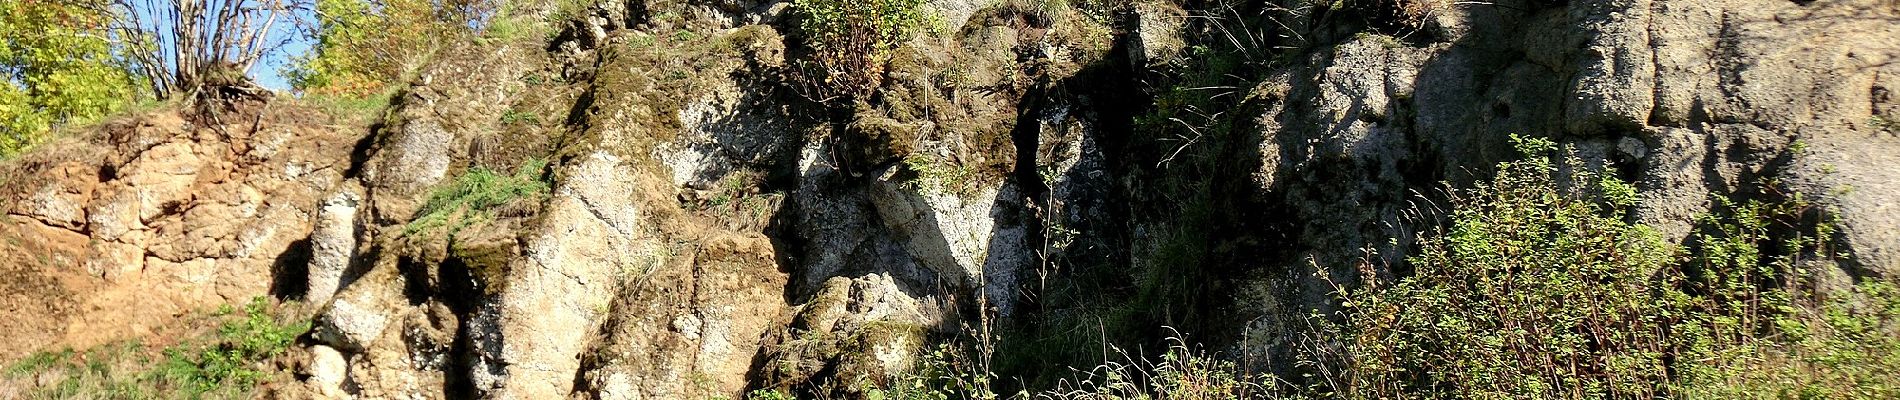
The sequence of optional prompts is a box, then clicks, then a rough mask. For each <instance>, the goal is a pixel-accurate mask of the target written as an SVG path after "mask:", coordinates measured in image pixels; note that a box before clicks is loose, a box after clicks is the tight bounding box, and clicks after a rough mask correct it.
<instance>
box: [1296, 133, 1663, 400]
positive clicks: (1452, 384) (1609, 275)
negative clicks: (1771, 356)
mask: <svg viewBox="0 0 1900 400" xmlns="http://www.w3.org/2000/svg"><path fill="white" fill-rule="evenodd" d="M1552 146H1553V145H1552V144H1551V143H1550V142H1547V141H1542V140H1523V141H1520V147H1521V148H1523V149H1524V150H1526V151H1527V153H1531V154H1544V153H1546V152H1548V151H1550V150H1551V147H1552ZM1556 171H1557V166H1556V165H1553V163H1552V162H1550V161H1549V160H1548V159H1546V158H1543V157H1532V158H1531V159H1529V160H1526V161H1520V162H1512V163H1506V164H1504V165H1502V166H1501V167H1500V171H1499V172H1498V174H1497V177H1496V179H1495V180H1493V181H1492V182H1490V183H1485V184H1480V185H1478V186H1477V187H1476V188H1474V189H1470V190H1468V191H1460V192H1456V193H1454V197H1455V199H1454V200H1453V202H1454V204H1456V207H1455V209H1454V211H1453V214H1452V216H1451V219H1452V224H1451V226H1450V227H1449V229H1448V230H1447V231H1445V232H1444V233H1443V234H1439V235H1424V237H1422V238H1421V239H1420V245H1419V247H1420V253H1419V254H1418V255H1417V256H1415V257H1412V258H1411V259H1410V260H1409V261H1410V262H1409V264H1410V265H1411V266H1412V267H1413V268H1414V269H1413V271H1412V273H1411V274H1410V275H1409V276H1407V277H1405V278H1403V279H1400V280H1398V281H1397V282H1393V283H1391V284H1390V285H1381V284H1379V283H1377V282H1373V283H1371V284H1368V285H1365V286H1364V287H1361V288H1359V289H1356V290H1353V291H1351V292H1349V293H1347V294H1345V296H1344V297H1345V301H1344V304H1343V306H1344V307H1345V308H1346V314H1347V315H1346V322H1345V323H1344V327H1343V328H1344V331H1343V332H1342V333H1343V334H1344V336H1343V337H1342V339H1341V340H1343V341H1344V343H1342V345H1343V347H1344V349H1343V354H1339V356H1342V357H1343V358H1344V361H1345V363H1346V365H1349V368H1348V369H1347V370H1345V371H1343V373H1341V374H1340V376H1330V377H1329V378H1330V379H1333V380H1337V381H1341V382H1342V383H1343V385H1341V386H1342V387H1341V388H1340V389H1342V390H1344V392H1345V393H1344V394H1346V395H1347V397H1376V398H1394V397H1414V396H1418V397H1428V398H1430V397H1457V398H1493V397H1570V398H1575V397H1590V398H1599V397H1617V398H1624V397H1645V398H1647V397H1655V396H1656V395H1658V394H1660V393H1662V391H1663V389H1664V386H1663V385H1664V384H1665V382H1667V381H1668V380H1669V377H1670V370H1669V360H1671V359H1674V358H1677V357H1680V356H1681V355H1682V354H1681V353H1682V350H1683V349H1684V347H1685V346H1684V343H1682V340H1684V338H1682V337H1680V336H1679V335H1676V334H1675V333H1676V332H1679V331H1680V330H1679V325H1680V324H1682V323H1684V312H1685V311H1688V310H1689V308H1688V306H1689V305H1690V300H1689V299H1688V298H1687V296H1686V294H1684V293H1682V292H1681V291H1679V290H1678V289H1677V288H1678V287H1680V286H1681V283H1682V277H1681V275H1680V274H1677V273H1675V272H1674V271H1673V270H1672V269H1670V268H1669V267H1670V266H1671V265H1672V264H1673V257H1674V256H1675V252H1674V249H1673V248H1672V246H1669V245H1668V244H1666V243H1664V242H1663V241H1662V239H1661V238H1660V236H1659V235H1658V234H1657V233H1656V232H1654V231H1653V230H1651V229H1649V228H1647V227H1644V226H1642V225H1637V224H1631V223H1628V222H1625V221H1624V220H1623V219H1622V218H1620V217H1619V216H1620V215H1621V214H1622V211H1623V208H1624V207H1628V206H1630V205H1631V204H1632V203H1631V200H1633V199H1631V198H1629V197H1624V196H1603V195H1601V194H1602V193H1629V192H1630V190H1628V189H1627V187H1626V185H1623V184H1621V183H1620V182H1617V181H1616V180H1614V179H1610V178H1607V177H1597V176H1592V175H1591V174H1590V173H1588V172H1581V173H1580V175H1582V176H1579V177H1578V178H1580V179H1575V180H1574V181H1575V182H1588V183H1592V184H1593V185H1594V186H1595V187H1593V188H1591V187H1579V186H1584V185H1571V186H1568V187H1563V186H1559V184H1558V181H1559V179H1558V177H1557V176H1555V175H1556Z"/></svg>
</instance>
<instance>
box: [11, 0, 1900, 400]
mask: <svg viewBox="0 0 1900 400" xmlns="http://www.w3.org/2000/svg"><path fill="white" fill-rule="evenodd" d="M1347 3H1351V4H1345V3H1342V4H1341V5H1339V6H1338V7H1334V8H1330V9H1326V8H1315V7H1314V6H1310V5H1303V4H1304V3H1288V4H1258V5H1251V6H1247V7H1226V6H1218V7H1216V6H1203V5H1188V6H1187V7H1185V8H1184V7H1183V6H1182V5H1177V4H1171V3H1166V2H1140V3H1138V4H1135V5H1132V6H1130V7H1127V8H1126V9H1116V10H1111V11H1100V10H1093V9H1090V10H1079V9H1071V8H1067V7H1061V8H1056V9H1053V10H1051V9H1045V8H1038V7H1035V6H1033V5H1031V4H1029V3H1028V2H1003V3H1002V4H994V5H992V4H989V3H988V2H963V1H955V0H945V1H933V2H930V3H929V6H928V8H929V9H930V10H931V12H932V13H933V14H935V15H937V18H938V19H939V21H938V22H939V25H941V26H944V27H947V28H945V29H940V32H935V33H932V34H927V35H923V36H921V37H919V38H917V39H915V40H913V41H911V42H909V43H906V44H905V45H904V46H902V47H901V48H899V49H898V50H896V51H894V54H893V57H892V58H893V59H892V62H891V64H890V65H889V66H888V67H887V71H886V73H885V74H884V78H885V79H884V81H883V83H882V86H881V87H880V88H878V90H877V95H876V96H874V97H872V98H870V99H864V101H862V102H859V103H858V104H856V105H855V106H851V107H837V106H831V107H827V106H824V105H821V104H819V103H816V102H813V101H811V99H809V98H808V95H809V94H810V93H807V92H805V91H803V90H801V88H800V87H799V86H798V85H795V84H791V82H788V81H787V79H786V78H785V77H786V76H787V75H788V74H795V73H797V71H798V68H799V67H800V65H801V64H799V62H800V60H801V59H800V57H803V55H802V53H801V50H800V49H799V48H798V46H797V43H798V38H797V36H796V35H797V33H796V30H795V29H793V27H795V26H796V25H795V24H794V23H793V22H791V20H792V16H791V15H790V14H788V12H787V11H786V7H787V4H785V3H782V2H781V3H773V2H749V1H722V2H711V3H709V4H681V3H679V2H669V1H628V2H618V1H607V2H601V3H598V4H595V5H594V6H593V7H591V8H589V9H588V11H587V12H586V13H583V14H582V15H581V16H579V17H577V18H576V19H574V20H572V21H566V22H562V23H560V24H558V26H557V28H558V29H559V30H558V34H557V35H554V36H553V38H552V39H550V40H547V41H543V40H540V39H541V38H527V39H517V40H502V41H495V42H487V41H484V42H478V43H458V44H450V45H448V48H446V49H444V50H443V53H442V55H440V56H438V60H437V61H436V62H434V63H432V64H431V65H430V66H429V67H427V68H425V69H424V70H423V71H421V72H420V75H419V77H418V78H417V79H416V81H415V82H414V83H413V85H412V86H411V87H409V88H408V89H407V90H405V91H404V92H402V93H400V94H399V95H398V98H397V99H396V100H395V101H394V104H392V105H391V106H390V107H389V108H388V109H387V110H385V111H384V116H383V118H382V121H381V122H380V123H377V124H375V125H374V126H373V127H372V129H370V130H368V131H359V130H350V129H341V128H338V129H330V128H334V127H326V126H325V125H322V124H315V123H311V122H309V118H307V117H302V118H300V117H298V116H296V115H294V114H293V115H278V114H284V113H282V112H280V113H277V114H271V113H266V114H265V115H276V116H273V117H271V118H268V119H259V120H257V121H252V122H251V123H249V124H245V123H224V122H210V123H206V122H202V121H200V122H197V123H192V122H187V121H184V120H182V119H178V118H175V117H172V116H168V115H166V114H160V115H155V116H146V117H142V118H138V119H135V120H133V121H132V122H126V123H120V124H112V125H108V126H106V127H104V128H102V129H101V130H100V131H101V133H100V134H97V135H94V136H93V137H87V138H83V140H76V141H72V142H71V143H68V144H63V145H60V146H56V147H54V148H50V149H46V150H43V151H40V152H38V153H36V154H34V155H31V156H29V157H27V158H24V159H22V160H20V161H15V162H13V163H12V164H10V165H9V167H8V168H10V170H9V175H8V176H10V177H12V178H9V179H8V180H7V181H6V193H7V195H8V196H9V197H8V200H7V203H6V207H5V209H6V210H8V211H7V212H8V216H7V218H8V223H7V225H6V226H5V227H3V229H4V234H6V235H8V237H12V238H16V240H15V241H13V242H10V243H8V247H6V249H7V250H6V251H8V252H10V253H8V254H9V256H8V257H10V258H9V259H11V260H14V261H13V262H9V263H4V264H6V265H4V267H5V269H0V273H4V274H6V276H8V277H9V278H8V279H5V280H4V281H3V282H4V283H0V285H9V287H10V288H11V289H9V290H7V291H5V293H6V294H4V295H5V296H8V297H4V298H3V299H4V300H3V301H4V302H0V304H4V306H5V307H6V309H5V311H7V312H9V313H10V314H13V315H24V316H28V317H26V318H29V319H30V320H31V321H36V322H35V323H34V326H39V327H60V328H54V329H48V328H34V329H25V330H20V329H18V328H14V329H13V330H11V331H8V333H7V334H6V335H4V336H3V337H4V338H5V340H6V342H0V350H3V351H7V352H8V353H0V357H8V358H10V357H14V356H17V355H19V354H20V353H21V352H23V351H26V350H30V349H32V348H35V347H36V346H38V345H40V344H43V343H47V342H49V341H51V342H59V343H67V344H74V345H85V344H88V343H98V342H100V341H103V340H108V339H110V338H116V337H125V336H129V335H138V334H142V333H143V331H141V330H142V329H149V328H147V327H148V326H156V325H157V324H160V323H162V321H163V320H164V319H165V318H167V317H168V316H175V315H178V314H179V313H181V312H183V311H184V310H188V309H192V308H201V307H206V306H210V305H213V304H219V303H223V302H229V301H231V300H232V299H241V298H247V297H250V296H256V295H263V294H273V295H277V296H280V297H283V298H290V299H301V300H303V301H306V302H308V304H310V305H311V306H312V308H313V309H315V310H316V311H314V312H313V313H314V319H315V322H316V326H317V327H316V328H315V329H314V330H313V332H312V333H311V334H310V335H309V336H308V337H307V340H306V342H305V343H306V345H307V346H308V347H309V349H310V351H309V355H310V356H311V357H313V358H314V359H313V361H312V362H311V363H309V366H310V367H309V368H308V371H306V372H307V373H308V374H309V375H310V378H309V380H308V385H309V390H308V393H310V394H312V395H315V396H321V397H347V396H355V397H360V398H466V397H492V398H561V397H585V398H615V399H619V398H704V397H715V396H734V395H737V394H739V393H742V392H744V391H745V390H748V389H755V388H797V389H798V390H805V391H828V392H832V393H836V394H843V395H851V394H854V393H856V390H858V389H855V388H856V387H857V386H856V384H855V383H857V382H863V381H874V380H880V379H885V378H888V377H890V376H892V375H893V374H896V373H899V372H901V371H903V370H905V369H907V368H909V367H910V366H912V365H913V364H914V363H915V362H916V361H917V359H918V357H919V355H920V354H922V352H923V351H926V350H927V349H928V348H929V346H930V345H931V344H932V343H937V342H941V341H946V340H953V339H957V338H965V337H970V336H972V335H973V332H974V333H975V335H977V336H992V335H994V334H996V333H997V332H1003V333H1006V334H1003V335H1002V337H1003V338H1004V341H1005V342H1004V343H1003V344H1002V346H1003V348H1004V349H1005V352H1006V353H1007V352H1009V351H1011V350H1012V349H1030V348H1036V347H1044V348H1055V349H1056V350H1049V351H1048V352H1046V353H1033V354H1037V355H1047V354H1066V353H1063V352H1071V353H1073V352H1087V351H1085V349H1084V348H1096V347H1097V346H1100V343H1099V342H1098V341H1099V340H1108V341H1111V342H1112V341H1120V340H1130V341H1139V340H1142V339H1143V338H1149V339H1152V338H1153V336H1151V335H1147V334H1148V333H1152V332H1156V331H1158V330H1159V329H1160V327H1162V326H1170V327H1175V328H1177V329H1180V330H1182V331H1183V332H1185V333H1187V334H1189V335H1190V336H1191V337H1193V338H1195V339H1197V340H1200V341H1204V342H1207V343H1210V344H1212V345H1215V346H1224V347H1226V348H1232V349H1237V350H1240V351H1238V352H1236V354H1243V355H1245V357H1246V358H1247V359H1248V360H1247V361H1249V362H1255V363H1263V364H1272V363H1275V362H1284V361H1285V358H1284V357H1285V354H1284V351H1285V350H1286V349H1287V346H1288V345H1289V343H1290V342H1289V341H1290V340H1292V339H1293V338H1295V337H1297V335H1298V333H1299V332H1301V329H1302V328H1301V326H1302V325H1301V323H1300V321H1301V320H1300V319H1301V318H1303V317H1304V316H1306V315H1307V312H1308V311H1309V310H1312V309H1314V308H1327V307H1330V305H1329V303H1328V300H1327V294H1328V293H1329V291H1330V290H1332V286H1331V284H1333V283H1340V282H1352V281H1355V280H1358V279H1362V278H1366V277H1368V276H1373V277H1376V276H1389V275H1390V274H1391V273H1392V270H1391V268H1393V266H1394V265H1399V264H1402V263H1403V257H1404V255H1405V250H1406V247H1407V245H1408V244H1409V240H1410V239H1411V238H1412V237H1413V235H1414V234H1415V233H1416V232H1417V231H1418V230H1419V229H1423V228H1422V227H1424V226H1428V225H1429V224H1432V223H1434V222H1435V218H1437V215H1434V214H1433V206H1432V204H1433V202H1434V201H1437V200H1439V199H1438V198H1437V197H1435V196H1438V193H1440V192H1437V189H1436V188H1439V187H1440V185H1441V183H1444V184H1450V185H1454V186H1456V185H1465V184H1469V183H1470V182H1471V180H1472V179H1473V177H1474V176H1482V175H1483V173H1484V172H1485V171H1487V169H1488V168H1491V166H1492V165H1494V164H1495V163H1497V162H1499V161H1503V160H1507V159H1510V158H1512V157H1515V156H1516V153H1514V151H1513V150H1511V148H1510V146H1509V144H1508V140H1507V138H1508V134H1513V133H1515V134H1521V135H1528V136H1537V137H1547V138H1551V139H1553V140H1556V141H1557V142H1559V143H1562V144H1565V145H1568V146H1570V147H1568V148H1569V149H1571V151H1572V152H1573V153H1574V154H1575V155H1576V156H1577V157H1578V158H1580V159H1581V160H1583V161H1584V164H1585V165H1586V166H1587V167H1588V168H1595V169H1601V170H1605V171H1611V172H1613V173H1614V174H1615V175H1616V176H1618V177H1621V178H1624V179H1626V180H1629V181H1632V182H1636V183H1637V185H1638V187H1639V189H1640V193H1641V195H1642V199H1643V200H1642V203H1641V205H1640V207H1638V209H1637V210H1636V212H1635V215H1633V216H1632V218H1634V219H1636V220H1639V221H1641V222H1643V223H1646V224H1649V225H1651V226H1655V227H1658V228H1659V229H1661V230H1662V231H1663V232H1664V233H1665V234H1666V235H1667V236H1668V237H1669V238H1670V239H1671V240H1676V241H1681V240H1684V238H1686V237H1688V236H1689V235H1690V233H1691V232H1693V231H1694V230H1695V229H1697V225H1696V224H1697V223H1698V221H1697V218H1696V216H1697V215H1699V214H1702V213H1706V212H1709V211H1710V210H1711V207H1712V204H1713V200H1712V199H1713V198H1715V197H1716V196H1724V197H1737V198H1758V197H1768V196H1777V195H1786V194H1788V193H1791V192H1798V193H1803V194H1805V195H1806V196H1810V197H1811V198H1815V199H1822V202H1823V203H1824V204H1825V205H1826V206H1827V209H1828V210H1830V211H1831V212H1832V213H1834V214H1835V215H1837V216H1838V218H1839V228H1840V230H1839V235H1838V237H1836V238H1833V240H1834V242H1835V244H1836V247H1835V248H1836V249H1838V250H1839V252H1840V253H1841V254H1840V257H1837V260H1838V261H1837V262H1835V263H1834V264H1832V265H1826V266H1824V268H1817V269H1815V270H1816V271H1817V272H1816V273H1818V274H1820V275H1821V276H1822V277H1823V279H1821V281H1822V282H1824V283H1826V284H1828V285H1836V286H1841V285H1845V284H1846V283H1847V282H1851V281H1853V280H1862V279H1892V278H1893V277H1894V276H1895V274H1896V273H1900V228H1896V227H1897V226H1900V224H1897V222H1900V208H1896V207H1895V206H1893V204H1895V203H1896V202H1900V186H1897V185H1900V167H1896V165H1900V125H1896V123H1895V122H1893V121H1900V102H1897V101H1896V99H1895V94H1894V93H1893V91H1895V90H1900V59H1897V58H1896V57H1900V24H1896V23H1895V22H1896V20H1900V10H1896V9H1895V5H1894V4H1891V2H1883V1H1873V0H1841V1H1817V2H1770V3H1762V2H1743V1H1724V0H1681V1H1676V0H1650V1H1633V0H1632V1H1572V2H1568V3H1552V2H1544V1H1506V2H1498V3H1494V4H1482V5H1479V4H1439V3H1433V2H1398V3H1378V4H1372V3H1366V4H1360V3H1358V2H1347ZM1408 10H1424V11H1423V12H1410V11H1408ZM524 13H525V14H534V13H535V11H534V10H527V11H525V12H524ZM1394 16H1411V17H1412V19H1411V20H1412V21H1415V23H1412V24H1403V23H1397V24H1395V23H1385V22H1382V21H1389V20H1394V19H1395V18H1394ZM1398 19H1403V18H1398ZM788 36H789V37H788ZM240 122H241V121H240ZM490 171H503V172H504V173H505V172H507V171H515V172H516V173H515V176H516V177H519V178H521V179H522V180H523V181H524V182H539V185H544V186H546V190H545V191H544V192H538V191H529V192H531V193H529V194H528V195H524V196H514V197H511V198H510V199H506V200H504V201H500V202H498V203H497V204H493V205H491V206H488V207H483V208H482V209H473V208H470V209H454V208H443V207H444V206H443V204H459V203H454V202H453V200H454V199H455V196H456V193H458V192H455V191H453V190H444V189H443V188H446V187H458V186H456V185H459V184H460V183H459V182H463V181H464V180H466V179H473V178H470V177H471V176H484V175H482V174H484V173H490ZM1769 179H1772V180H1773V181H1772V182H1770V181H1769ZM530 186H533V185H530ZM29 254H31V255H44V256H43V257H41V259H40V260H37V261H29V260H28V258H29V256H28V255H29ZM15 278H17V279H15ZM273 282H275V285H274V286H275V288H273ZM14 293H61V294H70V295H62V296H55V297H51V298H49V297H41V296H25V295H14ZM134 299H136V300H134ZM134 303H136V304H140V306H138V307H128V306H127V305H128V304H134ZM128 321H129V322H131V323H127V322H128ZM1110 325H1113V326H1112V327H1111V326H1110ZM1079 327H1088V328H1090V331H1089V332H1086V334H1077V333H1076V332H1077V331H1079V330H1081V329H1079ZM1009 335H1015V336H1009ZM1082 336H1085V337H1086V338H1078V337H1082ZM1022 353H1023V354H1031V352H1029V351H1026V350H1025V351H1022ZM1038 362H1040V363H1041V364H1038ZM1060 362H1062V361H1061V360H1056V361H1049V360H1042V361H1034V362H1032V361H1024V360H1002V361H1001V362H1000V363H999V368H1019V369H1035V368H1042V369H1052V368H1057V367H1058V366H1057V365H1054V364H1056V363H1060Z"/></svg>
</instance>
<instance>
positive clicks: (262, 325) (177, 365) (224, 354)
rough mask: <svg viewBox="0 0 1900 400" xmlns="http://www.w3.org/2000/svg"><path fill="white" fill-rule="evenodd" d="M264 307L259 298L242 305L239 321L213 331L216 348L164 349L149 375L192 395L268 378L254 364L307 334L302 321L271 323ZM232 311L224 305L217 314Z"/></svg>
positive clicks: (306, 323)
mask: <svg viewBox="0 0 1900 400" xmlns="http://www.w3.org/2000/svg"><path fill="white" fill-rule="evenodd" d="M269 306H270V303H269V302H268V301H267V300H265V299H264V298H262V297H259V298H256V299H253V300H251V302H250V303H248V304H245V305H244V309H243V311H244V313H243V315H242V316H241V318H239V319H237V320H234V321H229V322H226V323H225V324H224V325H223V326H220V327H219V328H218V340H217V343H216V344H213V345H210V346H205V347H202V348H199V349H197V350H195V351H194V350H190V349H187V348H182V347H177V348H170V349H166V350H165V353H164V354H165V362H164V363H163V364H160V365H159V367H158V369H157V370H156V372H155V373H156V374H158V376H159V377H161V378H163V379H164V380H165V381H166V382H168V383H170V384H171V385H174V388H176V389H177V390H180V391H182V392H184V393H188V394H192V395H196V394H200V393H206V392H212V391H217V390H221V389H223V388H228V387H240V388H241V387H250V386H253V385H256V384H257V383H258V382H260V381H262V380H263V379H264V378H266V377H268V376H269V375H270V373H269V372H267V371H265V370H261V369H259V368H258V363H261V362H264V361H265V360H269V359H271V358H274V357H277V356H278V355H281V354H283V353H284V350H286V349H288V348H290V345H291V343H292V342H294V341H295V340H296V339H297V336H298V335H302V334H303V333H304V332H305V331H309V330H310V323H309V322H307V321H306V322H297V323H288V324H283V323H279V322H277V320H276V318H274V317H272V316H271V315H270V312H269V308H268V307H269ZM232 311H233V310H231V307H230V306H228V305H227V306H226V307H225V309H224V310H222V311H220V314H229V313H231V312H232Z"/></svg>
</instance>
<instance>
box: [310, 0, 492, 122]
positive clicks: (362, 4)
mask: <svg viewBox="0 0 1900 400" xmlns="http://www.w3.org/2000/svg"><path fill="white" fill-rule="evenodd" d="M315 1H316V4H315V8H316V15H317V18H316V25H317V26H316V29H314V30H313V32H312V34H311V38H312V39H313V40H314V41H315V42H316V43H315V44H314V45H313V46H312V47H311V50H310V52H309V53H306V54H303V55H301V56H299V60H298V62H297V63H296V65H295V66H294V67H292V68H291V69H290V70H289V71H287V72H288V73H287V75H288V76H289V78H290V81H291V85H292V86H293V87H295V88H297V89H298V90H301V91H303V92H304V93H307V94H315V95H320V96H338V97H352V98H353V97H364V96H370V95H374V94H378V93H383V92H384V91H386V90H388V88H389V86H390V85H391V84H394V83H397V81H398V80H399V79H400V78H401V77H402V76H403V75H404V74H405V73H407V72H408V71H409V70H411V69H413V68H416V67H417V66H418V65H420V64H421V63H422V62H423V61H425V60H426V59H427V57H428V56H429V55H430V54H433V53H434V51H435V49H436V46H437V45H438V44H440V43H443V42H444V40H445V39H453V38H472V37H474V35H475V34H476V33H477V32H479V31H480V29H482V27H483V26H485V25H486V23H487V22H488V21H489V19H490V18H491V17H493V14H494V13H495V11H496V10H497V9H498V7H499V5H500V2H499V1H495V0H451V1H424V0H315Z"/></svg>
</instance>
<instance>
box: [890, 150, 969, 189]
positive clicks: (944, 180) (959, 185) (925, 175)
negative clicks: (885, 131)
mask: <svg viewBox="0 0 1900 400" xmlns="http://www.w3.org/2000/svg"><path fill="white" fill-rule="evenodd" d="M904 166H905V167H906V168H909V169H910V170H911V171H912V172H916V173H917V177H916V178H915V179H911V180H910V181H909V182H905V183H904V184H905V185H906V186H909V187H910V188H911V189H912V190H920V191H932V192H937V193H952V194H958V195H968V194H970V193H969V192H970V191H972V190H975V186H976V179H977V178H976V170H975V169H973V168H970V167H969V166H965V165H956V164H954V163H950V162H945V161H939V160H936V159H934V158H932V157H928V156H924V155H921V154H912V155H910V157H906V158H904Z"/></svg>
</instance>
